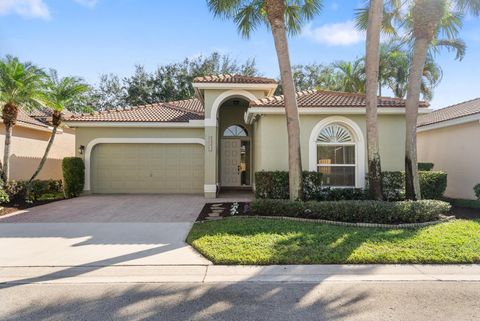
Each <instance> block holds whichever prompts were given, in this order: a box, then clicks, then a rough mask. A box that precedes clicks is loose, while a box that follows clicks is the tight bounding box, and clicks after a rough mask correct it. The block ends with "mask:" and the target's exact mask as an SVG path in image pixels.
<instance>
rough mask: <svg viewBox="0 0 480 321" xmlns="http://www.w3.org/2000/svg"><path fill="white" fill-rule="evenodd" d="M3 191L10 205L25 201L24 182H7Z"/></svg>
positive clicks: (25, 184) (25, 186) (25, 187)
mask: <svg viewBox="0 0 480 321" xmlns="http://www.w3.org/2000/svg"><path fill="white" fill-rule="evenodd" d="M4 189H5V192H6V193H7V195H8V198H9V200H10V202H11V203H14V204H18V203H23V202H25V200H27V182H26V181H15V180H12V181H9V182H8V183H6V184H5V186H4Z"/></svg>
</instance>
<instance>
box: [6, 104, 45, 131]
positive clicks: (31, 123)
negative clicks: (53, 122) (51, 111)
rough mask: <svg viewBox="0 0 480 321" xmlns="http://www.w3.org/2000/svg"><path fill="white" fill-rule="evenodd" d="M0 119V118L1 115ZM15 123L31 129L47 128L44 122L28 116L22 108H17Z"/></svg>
mask: <svg viewBox="0 0 480 321" xmlns="http://www.w3.org/2000/svg"><path fill="white" fill-rule="evenodd" d="M0 119H2V117H1V116H0ZM17 125H18V126H22V127H28V128H33V129H40V130H48V126H47V125H46V124H44V123H42V122H39V121H38V120H36V119H35V118H33V117H30V116H29V115H28V113H27V112H26V111H25V110H23V109H22V108H19V109H18V116H17Z"/></svg>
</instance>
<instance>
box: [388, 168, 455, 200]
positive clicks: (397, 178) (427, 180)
mask: <svg viewBox="0 0 480 321" xmlns="http://www.w3.org/2000/svg"><path fill="white" fill-rule="evenodd" d="M382 176H383V197H384V198H385V200H387V201H398V200H403V199H405V172H400V171H399V172H383V173H382ZM418 176H419V180H420V190H421V193H422V198H423V199H440V198H442V196H443V193H444V192H445V189H446V188H447V174H446V173H444V172H437V171H435V172H434V171H419V172H418Z"/></svg>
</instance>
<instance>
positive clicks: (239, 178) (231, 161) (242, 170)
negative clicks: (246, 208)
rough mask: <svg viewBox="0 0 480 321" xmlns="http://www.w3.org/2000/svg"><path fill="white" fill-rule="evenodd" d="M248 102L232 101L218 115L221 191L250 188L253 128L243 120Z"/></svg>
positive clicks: (224, 105) (234, 99) (226, 103)
mask: <svg viewBox="0 0 480 321" xmlns="http://www.w3.org/2000/svg"><path fill="white" fill-rule="evenodd" d="M248 105H249V102H248V101H247V100H245V99H243V98H230V99H228V100H227V101H225V102H224V103H223V104H222V105H221V106H220V110H219V114H218V122H219V126H218V139H219V147H220V150H219V173H218V175H219V178H220V180H219V183H220V188H221V189H226V188H230V189H231V188H251V185H252V175H253V168H252V136H253V127H252V126H251V125H247V124H246V123H245V120H244V115H245V112H246V111H247V109H248Z"/></svg>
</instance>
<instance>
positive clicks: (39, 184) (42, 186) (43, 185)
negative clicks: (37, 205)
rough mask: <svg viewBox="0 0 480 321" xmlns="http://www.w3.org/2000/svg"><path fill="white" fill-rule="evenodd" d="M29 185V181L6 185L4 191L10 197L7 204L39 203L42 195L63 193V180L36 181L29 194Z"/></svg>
mask: <svg viewBox="0 0 480 321" xmlns="http://www.w3.org/2000/svg"><path fill="white" fill-rule="evenodd" d="M27 183H28V181H10V182H8V183H7V184H5V186H4V189H5V193H6V194H7V196H8V199H7V200H6V201H5V202H8V201H10V202H12V203H23V202H25V201H26V200H28V201H37V200H38V199H39V198H40V197H41V196H42V195H45V194H59V193H62V191H63V186H62V181H61V180H55V179H49V180H34V181H33V182H32V185H31V187H30V192H29V193H27ZM0 199H1V198H0Z"/></svg>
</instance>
